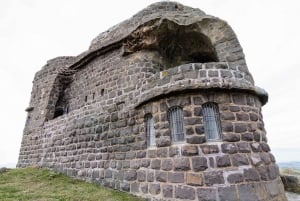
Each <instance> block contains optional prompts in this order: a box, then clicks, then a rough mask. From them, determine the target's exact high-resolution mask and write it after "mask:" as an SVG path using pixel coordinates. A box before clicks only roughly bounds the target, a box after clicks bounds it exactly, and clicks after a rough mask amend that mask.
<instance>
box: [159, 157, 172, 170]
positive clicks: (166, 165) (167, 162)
mask: <svg viewBox="0 0 300 201" xmlns="http://www.w3.org/2000/svg"><path fill="white" fill-rule="evenodd" d="M161 169H162V170H165V171H168V170H172V169H173V161H172V160H171V159H163V160H162V163H161Z"/></svg>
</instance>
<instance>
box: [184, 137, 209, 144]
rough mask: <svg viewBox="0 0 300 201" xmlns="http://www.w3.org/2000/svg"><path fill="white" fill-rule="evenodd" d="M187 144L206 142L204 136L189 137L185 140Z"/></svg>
mask: <svg viewBox="0 0 300 201" xmlns="http://www.w3.org/2000/svg"><path fill="white" fill-rule="evenodd" d="M186 141H187V143H189V144H202V143H204V142H206V137H205V136H204V135H202V136H191V137H188V138H186Z"/></svg>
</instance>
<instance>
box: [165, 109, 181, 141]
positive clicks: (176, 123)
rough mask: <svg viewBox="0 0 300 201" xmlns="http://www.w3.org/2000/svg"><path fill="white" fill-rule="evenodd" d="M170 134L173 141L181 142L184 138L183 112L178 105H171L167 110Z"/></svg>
mask: <svg viewBox="0 0 300 201" xmlns="http://www.w3.org/2000/svg"><path fill="white" fill-rule="evenodd" d="M168 119H169V122H170V128H171V135H172V140H173V142H182V141H184V140H185V135H184V125H183V112H182V109H181V108H180V107H177V106H176V107H172V108H170V109H169V111H168Z"/></svg>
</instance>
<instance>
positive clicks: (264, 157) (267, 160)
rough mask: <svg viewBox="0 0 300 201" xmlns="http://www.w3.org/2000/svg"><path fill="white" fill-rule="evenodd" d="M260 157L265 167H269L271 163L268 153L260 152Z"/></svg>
mask: <svg viewBox="0 0 300 201" xmlns="http://www.w3.org/2000/svg"><path fill="white" fill-rule="evenodd" d="M260 157H261V160H262V161H263V162H264V164H265V165H269V164H270V163H271V162H272V161H271V158H270V154H269V153H265V152H262V153H260Z"/></svg>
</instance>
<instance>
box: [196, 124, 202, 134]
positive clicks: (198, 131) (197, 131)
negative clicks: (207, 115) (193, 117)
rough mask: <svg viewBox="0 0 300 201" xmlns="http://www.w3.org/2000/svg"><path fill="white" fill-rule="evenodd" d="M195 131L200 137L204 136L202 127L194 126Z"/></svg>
mask: <svg viewBox="0 0 300 201" xmlns="http://www.w3.org/2000/svg"><path fill="white" fill-rule="evenodd" d="M195 131H196V133H197V134H199V135H202V134H204V126H196V127H195Z"/></svg>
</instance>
